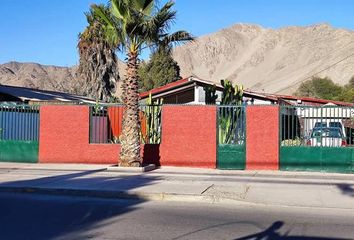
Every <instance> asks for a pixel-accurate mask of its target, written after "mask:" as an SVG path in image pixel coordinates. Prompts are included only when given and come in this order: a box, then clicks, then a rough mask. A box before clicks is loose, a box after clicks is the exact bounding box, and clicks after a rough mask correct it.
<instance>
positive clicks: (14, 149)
mask: <svg viewBox="0 0 354 240" xmlns="http://www.w3.org/2000/svg"><path fill="white" fill-rule="evenodd" d="M38 146H39V144H38V142H37V141H0V162H24V163H37V162H38V151H39V147H38Z"/></svg>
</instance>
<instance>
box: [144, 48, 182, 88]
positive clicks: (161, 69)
mask: <svg viewBox="0 0 354 240" xmlns="http://www.w3.org/2000/svg"><path fill="white" fill-rule="evenodd" d="M138 74H139V77H140V80H141V81H140V83H141V90H142V91H148V90H150V89H153V88H156V87H160V86H163V85H166V84H167V83H170V82H174V81H176V80H179V79H181V77H180V68H179V66H178V64H177V62H176V61H175V60H173V58H172V56H171V55H170V54H169V53H167V52H165V51H159V52H156V53H154V54H152V55H151V59H150V60H149V61H148V62H142V63H141V64H140V66H139V70H138Z"/></svg>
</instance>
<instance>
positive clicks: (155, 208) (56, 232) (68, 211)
mask: <svg viewBox="0 0 354 240" xmlns="http://www.w3.org/2000/svg"><path fill="white" fill-rule="evenodd" d="M0 206H1V207H0V213H1V214H0V229H1V232H0V239H181V240H182V239H354V211H351V210H338V209H320V210H319V209H310V208H289V207H266V206H255V205H244V206H237V205H221V204H217V205H215V204H201V203H181V202H152V201H149V202H141V201H140V202H139V201H131V200H129V201H128V200H115V199H112V200H109V199H98V198H84V197H64V196H49V195H39V194H30V193H28V194H18V193H0Z"/></svg>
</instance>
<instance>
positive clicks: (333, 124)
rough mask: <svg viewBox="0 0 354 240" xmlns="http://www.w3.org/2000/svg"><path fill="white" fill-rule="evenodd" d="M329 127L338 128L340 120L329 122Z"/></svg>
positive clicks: (340, 126) (340, 125)
mask: <svg viewBox="0 0 354 240" xmlns="http://www.w3.org/2000/svg"><path fill="white" fill-rule="evenodd" d="M329 126H330V127H338V128H342V124H341V123H340V122H330V123H329Z"/></svg>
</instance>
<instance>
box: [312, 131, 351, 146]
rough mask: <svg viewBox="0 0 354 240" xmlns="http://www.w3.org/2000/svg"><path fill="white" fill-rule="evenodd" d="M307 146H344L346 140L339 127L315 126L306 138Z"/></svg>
mask: <svg viewBox="0 0 354 240" xmlns="http://www.w3.org/2000/svg"><path fill="white" fill-rule="evenodd" d="M307 145H308V146H314V147H345V146H346V145H347V142H346V140H345V137H344V135H343V132H342V129H341V128H339V127H316V128H314V129H313V130H312V133H311V137H310V138H309V139H308V140H307Z"/></svg>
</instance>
